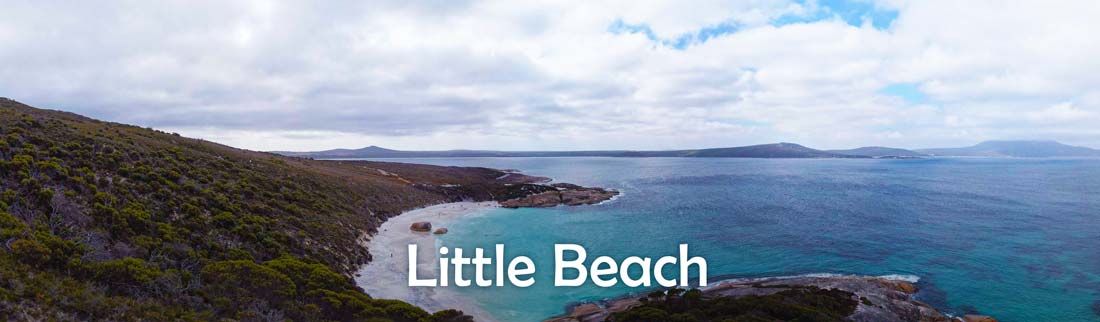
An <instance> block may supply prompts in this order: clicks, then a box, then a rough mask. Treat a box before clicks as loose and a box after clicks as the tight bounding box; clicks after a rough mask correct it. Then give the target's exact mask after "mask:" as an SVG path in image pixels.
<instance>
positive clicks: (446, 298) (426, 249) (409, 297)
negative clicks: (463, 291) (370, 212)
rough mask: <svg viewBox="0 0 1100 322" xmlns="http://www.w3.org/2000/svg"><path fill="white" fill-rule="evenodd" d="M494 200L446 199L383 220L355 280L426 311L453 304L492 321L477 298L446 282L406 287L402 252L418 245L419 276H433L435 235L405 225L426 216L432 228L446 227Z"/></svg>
mask: <svg viewBox="0 0 1100 322" xmlns="http://www.w3.org/2000/svg"><path fill="white" fill-rule="evenodd" d="M497 206H498V205H497V203H496V202H455V203H446V204H440V205H435V206H430V207H426V208H420V209H415V210H410V211H407V212H404V213H402V214H400V215H398V216H396V217H393V218H390V219H389V220H386V222H385V223H383V224H382V227H379V228H378V233H377V234H375V235H374V236H373V237H372V238H371V240H370V241H369V242H368V247H369V248H368V249H370V253H371V257H373V260H372V261H371V262H370V263H368V264H367V265H364V266H363V267H362V268H361V269H360V270H359V272H358V275H357V277H356V278H355V282H356V284H358V285H359V287H362V288H363V290H365V291H366V292H367V294H370V296H371V297H373V298H377V299H397V300H402V301H405V302H408V303H411V304H413V305H416V306H419V307H421V308H424V309H425V310H428V311H431V312H435V311H439V310H443V309H458V310H462V311H463V312H465V313H466V314H467V315H470V316H473V317H474V319H476V320H477V321H496V320H495V319H493V318H492V316H490V315H489V314H488V313H487V312H485V311H484V310H482V309H481V308H480V307H479V306H478V305H477V303H476V302H474V301H471V300H470V299H469V298H467V297H463V296H459V295H457V294H456V293H455V292H454V291H453V290H451V289H449V288H446V287H440V288H434V287H409V284H408V278H409V277H408V273H409V272H408V265H409V264H408V263H409V258H408V254H407V252H408V247H409V245H410V244H416V245H417V249H418V250H417V253H418V254H417V260H418V265H417V275H419V277H420V278H422V279H423V278H433V277H438V276H439V274H438V272H437V270H438V267H437V265H438V263H439V259H438V258H437V256H436V251H437V250H438V249H437V247H436V238H435V236H434V235H432V234H431V233H426V232H414V231H412V230H409V225H411V224H412V223H414V222H418V221H427V222H431V223H432V229H435V228H440V227H447V226H448V225H449V224H450V223H451V222H452V221H453V220H455V219H457V218H459V217H463V216H469V215H476V214H481V213H484V212H485V211H486V210H488V209H491V208H495V207H497Z"/></svg>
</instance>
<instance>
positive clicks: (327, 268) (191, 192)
mask: <svg viewBox="0 0 1100 322" xmlns="http://www.w3.org/2000/svg"><path fill="white" fill-rule="evenodd" d="M374 165H375V164H374V163H369V162H330V161H313V160H304V159H294V158H287V157H281V156H276V155H272V154H268V153H261V152H252V151H244V150H238V149H233V148H229V147H226V146H221V145H218V144H214V143H210V142H204V141H201V140H194V139H188V138H183V137H180V136H178V135H174V134H170V133H164V132H159V131H155V130H151V129H144V128H139V127H134V126H127V125H121V124H114V123H107V122H100V121H96V120H92V119H88V118H85V117H81V116H78V115H74V114H70V113H64V112H57V111H47V110H39V109H34V108H30V107H27V106H25V105H22V104H19V103H17V102H14V101H11V100H7V99H0V319H5V320H26V319H32V318H46V319H54V320H150V321H156V320H220V319H231V320H247V321H282V320H286V319H290V320H296V321H320V320H340V321H348V320H363V321H366V320H370V321H386V320H393V321H445V320H446V321H450V320H456V321H457V320H461V319H462V317H461V316H460V314H458V313H457V312H440V313H438V314H436V315H430V314H428V313H426V312H424V311H423V310H421V309H419V308H416V307H413V306H410V305H408V304H406V303H402V302H398V301H387V300H375V299H371V298H370V297H369V296H367V295H366V294H364V293H363V292H362V291H361V290H359V289H358V288H357V287H355V285H354V283H353V282H352V280H351V279H350V278H349V277H348V274H350V273H351V272H353V271H354V268H355V267H356V266H357V265H358V264H361V263H363V262H365V261H366V260H367V259H368V256H369V255H368V253H367V252H366V249H365V248H363V247H362V246H360V245H359V244H358V243H357V241H358V239H359V238H360V237H361V236H362V233H363V232H364V231H368V230H373V229H374V228H375V227H377V226H378V224H379V223H380V222H381V221H382V220H384V219H385V218H386V217H387V216H392V215H394V214H397V213H399V212H400V211H402V210H405V209H409V208H413V207H418V206H424V205H427V204H431V203H439V202H444V201H450V200H455V199H462V198H474V199H491V198H492V195H493V194H492V193H491V192H487V191H489V190H493V189H505V188H503V185H502V184H499V183H493V182H492V179H493V178H496V177H498V176H500V175H502V174H503V173H501V172H499V171H496V170H490V169H476V168H447V167H429V166H404V165H402V166H398V165H392V164H377V166H378V167H390V168H391V169H390V170H388V171H376V170H377V168H375V167H374ZM418 171H423V172H425V173H428V174H418V173H419V172H418ZM418 177H423V178H432V180H434V181H453V182H460V183H466V184H467V188H464V189H474V190H471V191H469V192H463V191H459V190H452V191H448V190H447V188H440V187H438V186H437V185H438V183H439V182H418V181H416V180H417V179H418ZM408 178H413V180H410V179H408ZM479 186H481V187H482V188H476V189H475V188H469V187H479ZM506 190H507V189H505V191H506ZM395 282H400V281H395Z"/></svg>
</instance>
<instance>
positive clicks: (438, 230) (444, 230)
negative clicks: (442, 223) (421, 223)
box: [433, 228, 447, 235]
mask: <svg viewBox="0 0 1100 322" xmlns="http://www.w3.org/2000/svg"><path fill="white" fill-rule="evenodd" d="M446 233H447V228H439V229H436V230H435V232H434V233H433V234H436V235H442V234H446Z"/></svg>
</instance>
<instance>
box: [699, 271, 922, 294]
mask: <svg viewBox="0 0 1100 322" xmlns="http://www.w3.org/2000/svg"><path fill="white" fill-rule="evenodd" d="M804 277H825V278H828V277H877V278H882V279H887V280H891V281H905V282H909V283H916V282H919V281H920V276H916V275H908V274H887V275H879V276H870V275H856V274H838V273H808V274H799V275H783V276H769V277H745V278H729V279H723V280H719V281H716V282H711V283H707V285H706V286H704V287H702V289H704V290H705V289H708V288H711V287H715V286H718V285H722V284H726V283H751V282H757V281H771V280H786V279H795V278H804Z"/></svg>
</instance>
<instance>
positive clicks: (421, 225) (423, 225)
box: [409, 221, 432, 232]
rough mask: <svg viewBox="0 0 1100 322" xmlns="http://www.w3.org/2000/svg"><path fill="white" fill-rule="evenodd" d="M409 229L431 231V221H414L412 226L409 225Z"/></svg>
mask: <svg viewBox="0 0 1100 322" xmlns="http://www.w3.org/2000/svg"><path fill="white" fill-rule="evenodd" d="M409 229H411V230H412V231H423V232H429V231H432V223H430V222H427V221H420V222H414V223H413V224H412V226H409Z"/></svg>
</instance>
